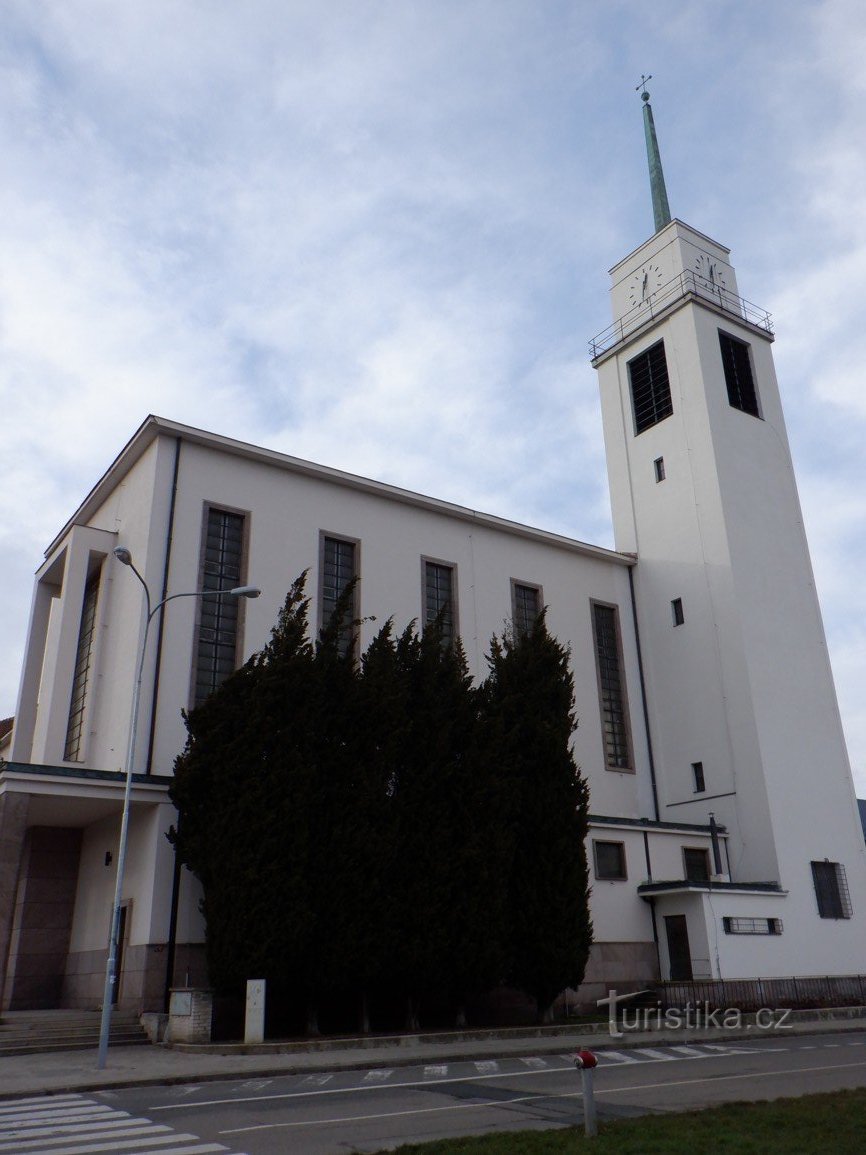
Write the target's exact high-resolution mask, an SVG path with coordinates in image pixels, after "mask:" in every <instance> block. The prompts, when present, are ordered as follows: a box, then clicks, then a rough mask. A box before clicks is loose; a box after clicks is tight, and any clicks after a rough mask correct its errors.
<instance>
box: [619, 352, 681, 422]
mask: <svg viewBox="0 0 866 1155" xmlns="http://www.w3.org/2000/svg"><path fill="white" fill-rule="evenodd" d="M628 376H629V382H630V383H631V400H632V406H633V408H634V431H635V436H637V435H638V434H640V433H643V432H644V430H645V429H650V428H651V427H652V426H653V425H657V424H658V423H659V422H660V421H664V419H665V418H666V417H670V415H671V414H672V413H673V411H674V407H673V402H672V400H671V386H670V381H669V379H668V363H667V358H666V357H665V343H664V341H658V342H657V343H656V344H655V345H651V346H650V348H649V349H647V350H646V352H644V353H641V355H640V356H639V357H635V358H634V360H633V361H629V363H628Z"/></svg>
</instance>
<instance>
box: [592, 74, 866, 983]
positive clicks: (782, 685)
mask: <svg viewBox="0 0 866 1155" xmlns="http://www.w3.org/2000/svg"><path fill="white" fill-rule="evenodd" d="M646 79H649V78H645V80H646ZM645 80H644V82H643V92H642V100H643V113H644V126H645V130H646V139H647V152H648V158H649V169H650V185H651V189H652V192H653V207H654V220H655V226H656V231H655V232H654V234H653V236H652V237H650V239H649V240H647V241H646V242H645V243H644V244H642V245H641V246H640V247H639V248H637V249H635V250H634V252H632V253H630V254H629V255H628V256H627V257H625V258H624V259H623V260H621V261H619V262H618V264H616V265H615V266H614V267H613V269H612V270H611V272H610V278H611V285H610V294H611V304H612V311H613V318H614V320H613V324H612V325H611V326H610V327H609V328H608V329H607V330H605V332H604V333H601V334H600V335H599V336H598V337H597V338H596V339H595V340H594V341H593V342H592V343H591V353H592V359H593V365H594V366H595V367H596V368H597V370H598V376H599V387H600V390H601V401H602V416H603V423H604V435H605V445H606V450H607V461H608V474H609V481H610V492H611V504H612V510H613V522H614V532H615V543H616V548H617V549H618V550H621V551H624V552H628V553H634V554H635V555H636V556H637V559H638V560H637V565H636V567H635V583H634V584H635V602H636V613H637V618H638V623H639V629H640V634H641V641H642V647H643V651H644V655H645V659H644V662H645V670H646V685H647V701H648V711H649V727H650V733H651V738H652V743H653V747H654V751H655V762H656V776H657V782H658V796H659V809H660V813H659V818H660V819H662V820H664V821H668V822H674V821H681V822H696V823H698V822H707V821H708V815H709V813H710V812H713V813H714V815H715V817H716V819H717V820H718V821H719V822H720V823H723V824H724V825H725V826H726V828H727V830H728V834H729V838H728V847H729V858H730V863H729V867H730V876H731V879H732V880H734V881H740V882H743V883H746V884H748V883H757V882H777V883H779V884H780V886H781V888H782V889H783V891H785V892H786V893H788V894H789V895H790V899H789V900H788V902H789V910H790V914H791V915H793V914H794V909H793V908H792V907H791V906H790V901H791V900H793V899H794V897H795V896H796V916H797V918H801V917H802V918H803V919H806V920H807V922H808V925H809V927H811V930H810V931H809V932H808V933H809V934H811V936H812V938H813V939H815V932H816V929H817V927H818V925H820V926H821V929H822V930H826V929H827V924H826V923H823V924H818V923H817V919H818V904H817V902H816V886H817V883H816V882H815V881H814V876H815V870H814V869H813V868H812V864H815V863H817V864H819V865H820V864H822V863H824V862H825V861H826V862H827V863H830V864H836V865H841V866H842V872H841V874H839V877H840V878H841V879H847V880H848V882H850V884H851V893H852V894H853V893H854V885H855V883H854V880H855V879H856V887H857V893H858V902H859V907H860V909H857V905H858V904H857V903H855V911H854V913H855V916H857V917H855V918H854V919H853V920H851V921H846V922H845V925H844V926H842V924H841V923H839V925H838V927H836V926H834V927H831V930H834V931H838V933H839V934H842V935H849V936H850V935H851V934H853V933H854V927H853V926H852V925H851V923H852V922H856V923H857V928H856V933H857V935H858V936H859V938H860V939H863V931H861V930H860V927H861V926H863V925H866V861H864V860H866V852H864V844H863V838H862V833H861V831H860V828H859V822H858V821H857V817H856V804H855V801H854V793H853V785H852V781H851V774H850V768H849V765H848V759H847V753H846V749H845V743H844V738H843V734H842V729H841V722H840V719H839V713H838V708H837V704H836V696H835V688H834V685H833V679H832V673H831V670H830V665H829V660H828V655H827V648H826V642H825V638H824V631H823V624H822V621H821V614H820V609H819V606H818V601H817V596H816V591H815V586H814V580H813V576H812V569H811V562H810V559H809V551H808V546H807V543H806V538H805V533H804V528H803V521H802V516H801V511H800V504H799V499H798V495H797V488H796V483H795V479H794V471H793V465H792V461H791V454H790V450H789V446H788V438H787V434H786V430H785V421H784V417H783V413H782V405H781V399H780V395H779V388H778V384H777V381H776V375H775V370H774V366H773V357H772V345H773V340H774V335H773V326H772V322H771V318H770V315H769V314H768V313H766V312H764V311H762V310H760V309H758V308H757V307H755V306H753V305H752V304H750V303H749V302H748V301H747V300H745V299H744V298H743V297H741V296H740V293H739V287H738V285H737V278H736V273H735V271H734V268H733V266H732V264H731V261H730V251H729V250H728V249H727V248H726V247H725V246H724V245H721V244H719V243H718V242H716V241H714V240H711V239H710V238H709V237H707V236H706V235H704V234H703V233H701V232H699V231H698V230H696V229H694V228H692V227H690V226H689V225H687V224H684V223H683V222H682V221H680V220H677V219H676V218H673V219H671V217H670V212H669V211H668V210H667V194H666V192H665V189H664V178H663V175H662V169H661V160H660V157H659V154H658V144H657V140H656V135H655V126H654V123H653V120H652V110H651V108H650V105H649V93H648V92H646V88H645ZM837 873H838V872H837ZM822 917H826V916H822ZM804 925H805V924H804ZM831 937H832V936H831ZM824 938H825V939H826V938H827V936H826V935H825V936H824ZM788 945H791V944H790V942H789V944H788ZM864 945H866V943H864ZM815 949H816V950H818V953H819V954H821V950H820V949H819V948H818V947H816V948H815ZM829 949H830V948H828V950H829ZM813 953H814V952H813ZM822 957H823V956H822ZM791 965H792V966H794V961H793V960H792V964H791ZM815 965H816V966H819V965H820V964H819V963H818V962H816V963H815ZM790 973H794V971H793V970H792V971H791V972H790ZM799 973H808V972H807V971H806V970H803V969H801V970H800V971H799Z"/></svg>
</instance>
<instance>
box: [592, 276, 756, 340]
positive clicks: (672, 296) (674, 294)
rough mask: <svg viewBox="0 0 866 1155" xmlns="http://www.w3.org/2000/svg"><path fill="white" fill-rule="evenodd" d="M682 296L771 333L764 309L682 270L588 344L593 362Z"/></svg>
mask: <svg viewBox="0 0 866 1155" xmlns="http://www.w3.org/2000/svg"><path fill="white" fill-rule="evenodd" d="M683 297H695V298H697V299H698V300H702V301H709V302H710V303H711V304H713V305H716V306H717V307H718V308H720V309H722V310H723V311H724V312H725V313H730V314H731V316H732V317H736V318H737V320H739V321H746V322H747V323H748V324H750V325H755V326H756V327H757V328H759V329H763V330H764V331H765V332H766V333H772V332H773V319H772V316H771V314H770V313H768V312H767V311H766V309H761V308H759V307H758V306H757V305H753V304H752V302H751V301H747V300H746V299H745V297H738V296H737V295H736V293H729V292H728V290H727V289H723V288H721V287H720V286H719V285H717V284H715V283H714V282H713V281H710V280H708V279H707V278H706V277H699V276H698V275H697V274H696V273H693V272H691V270H684V271H683V272H682V273H680V274H679V275H678V276H676V277H674V278H673V279H672V280H670V281H668V282H667V283H666V284H664V285H662V286H661V287H660V288H658V289H657V290H656V291H655V292H654V293H652V294H651V295H650V296H649V297H648V298H647V300H646V301H644V302H642V303H641V304H640V305H635V307H634V308H633V309H630V310H629V311H628V312H627V313H626V314H624V316H622V317H620V318H619V320H618V321H614V323H613V324H612V325H609V326H608V327H607V328H606V329H604V330H603V331H602V332H601V333H599V334H598V336H596V337H593V339H592V340H591V341H590V342H589V353H590V356H591V358H592V360H593V361H594V360H595V359H596V358H597V357H600V356H601V355H602V353H606V352H607V351H608V349H612V348H613V347H614V345H617V344H619V342H620V341H622V340H623V339H624V338H625V337H627V336H629V334H631V333H634V332H635V331H636V330H637V329H640V328H641V327H642V326H643V325H645V324H646V323H647V321H650V320H652V319H653V318H654V317H656V316H658V314H659V313H662V312H664V311H665V310H666V309H668V308H669V307H670V306H671V305H672V304H674V303H675V302H676V301H678V300H679V299H680V298H683Z"/></svg>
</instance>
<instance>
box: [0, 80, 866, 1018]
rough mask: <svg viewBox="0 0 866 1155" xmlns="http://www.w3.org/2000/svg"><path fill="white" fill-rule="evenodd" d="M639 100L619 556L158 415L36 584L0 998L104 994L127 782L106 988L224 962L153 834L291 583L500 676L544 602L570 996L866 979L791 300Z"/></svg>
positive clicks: (618, 460) (9, 818) (157, 1006)
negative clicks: (777, 358) (640, 137)
mask: <svg viewBox="0 0 866 1155" xmlns="http://www.w3.org/2000/svg"><path fill="white" fill-rule="evenodd" d="M644 95H645V102H644V122H645V128H646V132H647V142H648V151H649V158H650V173H651V187H652V192H653V206H654V213H655V232H654V234H653V235H652V236H651V237H650V238H649V240H647V241H646V242H645V243H644V244H643V245H641V246H640V247H639V248H638V249H636V250H635V251H634V252H632V253H629V254H628V255H627V256H625V257H624V258H623V259H622V260H620V261H619V262H618V263H617V264H616V265H614V267H613V269H612V270H611V274H610V295H611V306H612V314H613V323H612V324H611V326H610V328H608V329H607V330H606V331H605V332H604V333H602V334H600V335H599V336H598V337H597V338H595V340H594V341H593V342H592V343H591V355H592V361H593V365H594V366H595V368H596V369H597V372H598V383H599V389H600V393H601V403H602V415H603V426H604V437H605V447H606V453H607V464H608V475H609V484H610V492H611V502H612V509H613V521H614V531H615V547H616V548H615V549H614V550H610V549H605V548H602V547H600V546H596V545H592V544H587V543H585V542H581V541H576V540H572V539H570V538H567V537H564V536H561V535H559V534H555V533H550V532H548V531H546V530H544V529H538V528H533V527H530V526H526V525H522V524H518V523H515V522H510V521H507V520H503V519H502V518H499V517H494V516H491V515H488V514H484V513H481V512H478V511H476V510H472V509H467V508H463V507H461V506H457V505H453V504H450V503H448V502H444V501H440V500H437V499H436V498H434V497H428V496H424V495H421V494H417V493H412V492H408V491H405V490H401V489H398V488H395V487H393V486H390V485H386V484H383V483H381V482H378V481H373V480H368V479H366V478H362V477H356V476H353V475H350V474H347V473H343V472H340V471H339V470H336V469H333V468H328V467H325V466H321V465H316V464H313V463H311V462H308V461H303V460H299V459H297V458H294V457H290V456H287V455H285V454H283V453H279V452H276V451H274V450H271V449H266V448H260V447H257V446H254V445H248V444H245V443H242V442H240V441H236V440H233V439H232V438H230V437H226V436H223V435H220V434H217V433H210V432H205V431H203V430H200V429H194V428H190V427H188V426H184V425H180V424H178V423H176V422H174V421H171V420H166V419H164V418H161V417H156V416H150V417H148V418H147V419H146V420H145V421H144V422H143V424H142V425H141V426H140V427H139V429H138V430H137V431H136V432H135V434H134V435H133V437H132V438H131V440H130V441H129V442H128V443H127V445H126V446H124V447H123V449H122V450H121V451H120V453H119V454H118V456H117V457H116V459H115V460H114V462H113V463H112V465H111V466H110V467H109V469H108V470H107V471H106V472H105V474H104V475H103V476H102V477H100V478H99V479H98V481H97V482H96V484H95V485H94V487H93V489H92V490H91V491H90V493H89V494H88V495H87V496H86V497H85V498H84V500H83V501H82V503H81V504H80V505H79V507H78V509H77V510H76V511H75V512H74V513H73V514H72V516H71V517H70V519H69V521H68V522H67V523H66V524H65V525H64V526H63V527H62V528H60V529H59V532H58V533H57V536H56V537H55V538H54V540H53V541H52V542H51V543H50V544H49V545H48V548H47V549H46V551H45V557H44V561H43V562H42V564H41V565H40V567H39V569H38V571H37V573H36V577H35V585H34V593H33V604H32V613H31V619H30V624H29V632H28V636H27V644H26V652H25V657H24V665H23V669H22V674H21V683H20V692H19V699H18V704H17V709H16V712H15V718H14V726H13V727H12V729H11V731H10V732H9V733H7V734H5V735H4V736H2V737H0V757H2V758H3V759H5V764H2V763H0V998H2V1001H0V1009H8V1008H13V1009H24V1008H43V1007H77V1008H92V1007H98V1006H99V1005H100V1004H101V1002H102V997H103V983H104V979H105V971H106V957H107V948H108V940H109V930H110V923H111V922H112V912H113V895H114V890H115V881H116V878H117V870H118V856H119V852H120V851H121V836H120V828H121V812H122V809H123V804H124V790H125V786H126V778H127V775H126V771H127V769H131V772H132V773H131V779H130V791H131V792H130V795H129V810H128V813H129V825H128V830H127V832H126V834H127V835H128V839H127V840H126V841H128V847H126V846H124V847H123V849H124V850H125V851H126V853H125V869H124V870H123V871H122V876H121V881H122V887H121V893H120V903H119V910H120V917H119V920H118V923H119V927H118V931H119V933H118V946H117V953H118V957H117V966H116V971H117V984H116V988H115V998H116V1000H117V1001H118V1003H119V1004H120V1005H123V1006H127V1007H130V1008H137V1009H139V1010H141V1011H151V1010H162V1009H163V1006H164V1002H165V998H166V992H167V990H168V989H169V988H170V987H171V986H172V985H184V984H187V983H192V984H195V983H203V982H205V981H206V976H205V973H204V948H203V942H204V926H203V923H202V920H201V915H200V913H199V890H198V884H197V882H196V880H195V879H194V878H193V877H192V876H191V875H190V874H188V873H187V872H186V871H177V870H176V869H175V863H174V854H173V849H172V846H171V844H170V843H169V841H168V839H167V838H166V833H167V831H168V830H169V828H170V827H171V825H172V823H173V822H175V821H176V813H175V810H174V807H173V806H172V804H171V802H170V800H169V797H168V789H169V784H170V780H171V773H172V766H173V763H174V759H175V757H176V756H177V754H178V753H179V752H180V751H181V749H182V748H183V744H184V741H185V728H184V724H183V720H182V717H181V710H182V709H188V708H190V707H191V706H193V705H195V704H196V703H197V702H200V701H201V700H202V699H203V698H204V697H206V696H207V695H208V694H209V693H210V692H211V691H212V690H213V689H214V688H215V687H216V686H217V685H218V684H219V682H220V681H221V680H222V678H224V677H225V676H226V674H227V673H228V672H230V671H231V670H232V669H234V668H235V667H236V666H237V665H239V664H240V663H242V662H243V661H244V660H245V659H246V658H247V657H248V656H249V655H250V654H251V653H253V652H254V651H256V650H259V649H261V647H262V646H263V645H264V644H265V642H266V641H267V640H268V637H269V634H270V630H271V627H272V626H273V623H274V621H275V619H276V616H277V612H278V610H279V608H280V606H281V604H282V602H283V599H284V596H285V592H286V590H287V588H288V587H289V585H290V583H291V582H292V580H293V579H294V578H295V577H297V575H298V574H300V573H301V572H302V571H304V570H308V571H309V580H308V592H309V593H310V594H311V595H312V611H313V625H314V626H318V625H320V624H322V623H323V622H324V621H326V620H327V617H328V614H329V613H330V612H331V611H332V610H333V607H334V605H335V602H336V600H337V598H338V597H339V595H340V592H341V591H342V590H343V589H344V588H345V587H346V585H347V584H348V583H349V582H350V581H351V580H352V579H353V578H356V579H357V585H356V587H355V589H356V610H357V616H358V617H359V618H360V619H362V620H363V624H362V626H361V638H360V645H361V648H364V647H365V646H366V645H367V643H368V642H369V641H370V639H371V637H372V636H373V633H374V632H375V630H376V629H377V628H378V627H377V625H376V624H375V623H372V622H371V621H370V619H371V618H374V617H375V618H376V619H378V622H379V624H381V622H382V621H384V620H385V619H387V618H388V617H391V616H393V617H394V619H395V622H396V623H397V624H398V625H400V626H402V625H405V624H406V623H408V622H409V621H411V620H413V619H416V620H418V621H419V622H420V623H421V624H423V623H424V622H426V621H429V620H431V619H433V618H434V617H436V615H437V614H439V613H440V611H443V612H444V614H445V619H444V620H445V623H446V626H447V628H448V629H449V630H451V631H453V634H454V635H455V636H457V635H459V636H460V637H461V638H462V641H463V645H464V647H465V650H466V654H467V657H468V661H469V666H470V669H471V672H472V673H473V675H475V676H476V677H479V678H480V677H483V676H484V673H485V663H484V655H485V651H486V648H487V646H488V643H489V640H490V638H491V636H492V635H493V634H494V633H501V631H502V628H503V625H504V624H505V623H506V622H513V623H514V625H515V627H516V628H518V629H519V628H521V627H523V626H525V625H527V624H528V623H530V622H531V621H532V619H533V617H534V616H535V615H536V614H537V613H538V612H539V611H540V609H541V607H542V606H546V607H547V622H548V626H549V629H550V631H551V633H552V634H553V635H554V636H555V637H556V638H558V639H559V640H560V641H561V642H562V643H564V644H566V645H567V646H569V647H570V652H571V660H572V666H573V673H574V683H575V711H576V714H577V716H578V717H579V719H580V725H579V727H578V729H577V730H576V732H575V734H574V752H575V759H576V761H577V763H578V765H579V766H580V767H581V769H582V772H583V774H584V776H585V777H586V779H587V781H588V784H589V789H590V810H591V819H590V829H589V835H588V839H587V847H586V850H587V856H588V861H589V868H590V879H591V885H592V895H591V913H592V920H593V925H594V943H593V947H592V951H591V955H590V961H589V966H588V969H587V973H586V979H585V982H584V984H583V986H582V987H581V988H580V990H579V991H578V992H576V993H575V995H574V999H573V1001H574V1000H576V1001H578V1002H580V1003H584V1004H591V1003H593V1002H594V1000H595V999H596V998H599V997H601V996H602V995H604V994H606V992H607V990H608V988H615V989H617V990H619V991H623V990H629V989H639V988H642V987H646V986H648V985H650V984H652V983H653V982H656V981H658V980H688V979H696V980H697V979H756V978H770V977H787V976H797V977H801V976H802V977H805V976H817V975H820V976H837V977H838V978H842V977H844V976H852V975H856V974H858V973H859V972H860V971H861V970H863V966H864V959H866V844H864V840H863V835H862V830H861V827H860V821H859V817H858V811H857V806H856V802H855V798H854V789H853V784H852V779H851V772H850V768H849V764H848V758H847V753H846V749H845V742H844V737H843V733H842V727H841V722H840V718H839V711H838V707H837V704H836V696H835V689H834V685H833V677H832V673H831V669H830V664H829V659H828V654H827V646H826V642H825V637H824V631H823V625H822V621H821V613H820V609H819V606H818V601H817V596H816V591H815V584H814V580H813V576H812V570H811V564H810V560H809V551H808V546H807V542H806V538H805V534H804V528H803V521H802V516H801V512H800V505H799V499H798V496H797V488H796V483H795V478H794V472H793V466H792V462H791V455H790V451H789V447H788V440H787V435H786V431H785V422H784V417H783V413H782V406H781V401H780V396H779V388H778V385H777V382H776V377H775V372H774V367H773V356H772V346H773V340H774V336H773V330H772V324H771V320H770V317H769V315H768V314H767V313H765V312H764V311H762V310H761V309H758V308H756V307H755V306H753V305H751V304H750V303H749V302H748V301H747V300H745V299H744V298H743V297H742V296H741V295H740V290H739V286H738V284H737V278H736V273H735V271H734V267H733V265H732V263H731V259H730V251H729V250H728V249H727V248H726V247H725V246H723V245H721V244H719V243H718V242H716V241H714V240H711V239H710V238H709V237H707V236H705V235H704V234H703V233H701V232H699V231H698V230H696V229H695V228H692V227H691V226H689V225H687V224H685V223H683V222H682V221H680V220H677V219H672V218H671V214H670V211H669V209H668V205H667V197H666V194H665V190H664V182H663V179H662V174H661V165H660V163H659V160H658V151H657V146H656V143H655V133H654V129H653V125H652V113H651V109H650V107H649V104H648V103H647V101H646V94H644ZM564 480H566V479H564ZM129 561H132V564H133V565H134V567H135V570H136V571H137V572H138V574H140V575H141V579H142V580H143V582H144V583H145V584H146V587H147V590H148V593H149V597H150V605H149V606H147V607H146V606H145V597H144V590H143V589H142V585H141V582H140V581H139V580H136V574H135V573H134V572H131V569H130V566H129V565H128V564H123V563H124V562H129ZM247 586H255V587H260V588H261V590H262V596H261V597H259V598H257V599H249V598H245V597H243V596H240V597H238V596H220V597H217V596H213V595H214V593H215V591H225V590H231V589H236V590H237V589H239V588H241V587H247ZM202 592H204V593H205V596H200V595H201V593H202ZM164 599H168V601H167V604H165V605H164V606H163V608H162V609H159V610H158V611H156V612H155V613H154V615H153V618H152V620H151V621H150V623H149V627H150V628H149V630H146V628H145V627H146V625H148V618H147V613H148V610H149V609H150V608H152V607H154V606H156V605H157V603H159V602H162V601H163V600H164ZM140 661H141V663H142V665H141V671H142V677H141V685H140V695H137V694H136V685H137V682H138V676H139V662H140ZM136 700H137V701H138V708H137V718H136V719H135V721H133V714H134V713H135V711H134V710H133V703H134V701H136ZM131 729H132V732H133V734H134V741H133V742H132V743H130V732H131ZM130 746H131V747H132V749H131V752H130ZM130 758H131V763H130ZM238 788H239V789H243V784H242V783H239V785H238ZM538 853H539V854H543V853H544V847H543V846H539V848H538ZM121 857H123V856H121Z"/></svg>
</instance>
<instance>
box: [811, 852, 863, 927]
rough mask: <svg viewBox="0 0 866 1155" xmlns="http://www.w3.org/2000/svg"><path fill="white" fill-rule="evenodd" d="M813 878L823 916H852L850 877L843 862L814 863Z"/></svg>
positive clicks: (819, 909)
mask: <svg viewBox="0 0 866 1155" xmlns="http://www.w3.org/2000/svg"><path fill="white" fill-rule="evenodd" d="M812 880H813V882H814V884H815V897H816V898H817V900H818V914H819V915H820V916H821V918H850V917H851V915H852V914H853V913H854V911H853V908H852V906H851V895H850V893H849V891H848V879H847V877H846V875H845V867H844V866H843V865H842V863H841V862H830V861H828V860H827V859H825V860H824V861H823V862H813V863H812Z"/></svg>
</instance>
